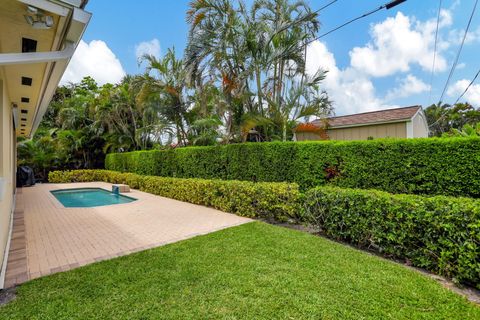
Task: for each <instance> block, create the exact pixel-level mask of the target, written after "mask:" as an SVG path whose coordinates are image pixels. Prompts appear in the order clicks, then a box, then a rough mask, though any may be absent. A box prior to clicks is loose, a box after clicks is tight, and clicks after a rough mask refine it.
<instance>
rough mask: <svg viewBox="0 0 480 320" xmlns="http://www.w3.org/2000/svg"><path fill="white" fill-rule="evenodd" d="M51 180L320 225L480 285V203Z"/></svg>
mask: <svg viewBox="0 0 480 320" xmlns="http://www.w3.org/2000/svg"><path fill="white" fill-rule="evenodd" d="M49 181H50V182H53V183H62V182H87V181H105V182H110V183H126V184H128V185H130V186H131V187H132V188H136V189H139V190H142V191H145V192H149V193H153V194H156V195H160V196H165V197H169V198H173V199H177V200H181V201H186V202H191V203H195V204H200V205H204V206H209V207H213V208H217V209H220V210H223V211H226V212H231V213H235V214H237V215H241V216H246V217H252V218H255V217H259V218H267V219H272V218H273V219H276V220H279V221H285V220H288V219H296V220H297V221H299V222H308V223H311V224H315V225H316V226H318V227H319V228H320V229H321V230H322V231H323V232H324V233H325V234H326V235H327V236H329V237H332V238H334V239H337V240H342V241H346V242H349V243H351V244H353V245H356V246H358V247H362V248H368V249H371V250H376V251H378V252H380V253H382V254H384V255H387V256H391V257H396V258H401V259H408V260H409V261H410V262H411V263H412V265H414V266H416V267H421V268H425V269H427V270H430V271H432V272H435V273H437V274H440V275H444V276H447V277H450V278H455V279H457V280H458V281H459V282H465V283H469V284H473V285H475V286H477V287H478V288H480V201H479V200H475V199H470V198H452V197H444V196H436V197H422V196H416V195H393V194H389V193H386V192H381V191H375V190H356V189H342V188H338V187H330V186H324V187H318V188H314V189H311V190H309V191H307V192H306V193H305V194H302V193H300V191H299V189H298V186H297V185H296V184H287V183H252V182H241V181H220V180H201V179H178V178H161V177H152V176H140V175H137V174H132V173H119V172H114V171H107V170H78V171H65V172H61V171H56V172H51V173H50V175H49Z"/></svg>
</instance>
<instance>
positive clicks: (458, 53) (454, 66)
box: [438, 0, 478, 105]
mask: <svg viewBox="0 0 480 320" xmlns="http://www.w3.org/2000/svg"><path fill="white" fill-rule="evenodd" d="M477 4H478V0H476V1H475V5H474V6H473V10H472V14H471V15H470V19H469V20H468V24H467V28H466V29H465V34H464V35H463V39H462V42H461V44H460V48H458V52H457V56H456V57H455V61H454V62H453V65H452V68H451V69H450V74H449V75H448V78H447V81H446V82H445V87H444V88H443V91H442V95H441V96H440V100H439V102H438V105H441V104H442V100H443V97H444V96H445V92H446V91H447V87H448V85H449V83H450V80H451V79H452V76H453V73H454V72H455V69H456V68H457V64H458V59H459V58H460V53H461V52H462V49H463V45H464V44H465V39H466V38H467V34H468V30H469V29H470V25H471V24H472V19H473V16H474V15H475V11H476V9H477Z"/></svg>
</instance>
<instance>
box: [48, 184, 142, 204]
mask: <svg viewBox="0 0 480 320" xmlns="http://www.w3.org/2000/svg"><path fill="white" fill-rule="evenodd" d="M51 192H52V194H53V195H54V196H55V198H57V199H58V201H60V202H61V203H62V204H63V206H64V207H67V208H89V207H99V206H108V205H111V204H121V203H129V202H132V201H135V200H137V199H134V198H130V197H127V196H124V195H120V194H114V193H111V192H110V191H107V190H104V189H101V188H79V189H62V190H54V191H51Z"/></svg>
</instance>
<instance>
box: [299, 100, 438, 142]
mask: <svg viewBox="0 0 480 320" xmlns="http://www.w3.org/2000/svg"><path fill="white" fill-rule="evenodd" d="M307 127H310V130H302V129H301V126H299V127H298V128H297V130H296V132H295V137H294V139H295V140H296V141H306V140H325V138H326V137H328V138H327V139H329V140H367V139H372V138H426V137H428V133H429V132H428V124H427V118H426V116H425V113H424V112H423V109H422V107H421V106H412V107H405V108H396V109H387V110H379V111H372V112H364V113H357V114H351V115H346V116H339V117H331V118H328V119H326V120H315V121H313V122H311V123H310V124H308V126H307ZM311 127H316V128H318V129H319V130H320V131H322V129H325V128H326V135H325V134H324V133H323V134H322V133H320V131H319V132H315V130H311Z"/></svg>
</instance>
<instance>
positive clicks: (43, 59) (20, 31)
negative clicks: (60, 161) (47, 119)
mask: <svg viewBox="0 0 480 320" xmlns="http://www.w3.org/2000/svg"><path fill="white" fill-rule="evenodd" d="M84 4H85V1H82V0H62V1H59V0H2V2H1V3H0V21H1V22H0V30H1V31H0V68H1V69H2V70H1V74H2V75H3V77H4V80H5V82H6V87H7V91H8V96H9V98H10V101H11V102H12V107H13V110H14V112H18V114H17V115H16V118H18V125H17V126H16V131H17V135H22V136H27V137H29V136H31V135H32V134H33V133H34V132H35V130H36V129H37V128H38V126H39V124H40V121H41V119H42V117H43V115H44V114H45V112H46V110H47V107H48V105H49V103H50V101H51V99H52V97H53V95H54V93H55V90H56V88H57V86H58V83H59V82H60V79H61V78H62V76H63V73H64V72H65V69H66V68H67V65H68V63H69V61H70V59H71V57H72V55H73V53H74V52H75V49H76V47H77V45H78V43H79V42H80V39H81V38H82V36H83V33H84V32H85V29H86V27H87V25H88V22H89V21H90V18H91V14H90V13H88V12H86V11H84V10H83V9H81V7H82V6H83V5H84ZM28 6H31V7H34V8H36V9H38V10H39V12H41V13H42V15H44V16H49V17H51V18H52V20H53V26H51V27H50V28H43V29H38V28H33V27H32V25H30V24H29V23H28V22H27V21H26V18H25V15H28V14H29V13H28ZM24 39H30V40H34V41H35V44H36V45H35V47H36V50H34V52H31V50H30V52H25V49H24V48H23V47H24V45H23V41H24ZM23 78H26V79H27V80H28V79H29V80H28V81H27V83H28V82H29V83H30V85H26V84H25V83H24V81H23Z"/></svg>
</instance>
